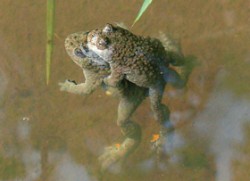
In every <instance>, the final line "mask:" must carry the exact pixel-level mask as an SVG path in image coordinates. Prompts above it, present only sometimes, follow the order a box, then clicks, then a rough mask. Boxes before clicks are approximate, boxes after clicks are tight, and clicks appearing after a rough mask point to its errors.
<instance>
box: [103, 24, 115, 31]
mask: <svg viewBox="0 0 250 181" xmlns="http://www.w3.org/2000/svg"><path fill="white" fill-rule="evenodd" d="M102 32H103V33H112V32H114V28H113V26H112V25H111V24H107V25H106V26H105V27H104V28H103V30H102Z"/></svg>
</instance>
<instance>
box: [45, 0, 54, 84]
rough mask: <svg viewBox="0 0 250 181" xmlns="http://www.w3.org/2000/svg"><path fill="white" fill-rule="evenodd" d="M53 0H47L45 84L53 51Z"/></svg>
mask: <svg viewBox="0 0 250 181" xmlns="http://www.w3.org/2000/svg"><path fill="white" fill-rule="evenodd" d="M54 16H55V0H47V43H46V84H47V85H48V84H49V80H50V69H51V57H52V52H53V35H54Z"/></svg>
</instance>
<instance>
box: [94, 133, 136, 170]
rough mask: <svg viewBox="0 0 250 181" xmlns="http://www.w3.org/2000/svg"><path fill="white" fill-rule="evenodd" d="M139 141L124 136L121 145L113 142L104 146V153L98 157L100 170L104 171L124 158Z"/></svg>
mask: <svg viewBox="0 0 250 181" xmlns="http://www.w3.org/2000/svg"><path fill="white" fill-rule="evenodd" d="M139 143H140V141H139V140H135V139H132V138H126V139H125V141H124V142H123V143H122V144H121V145H120V144H115V145H113V146H110V147H106V148H105V150H104V153H103V154H102V155H101V156H100V157H99V158H98V160H99V161H100V162H101V170H102V171H105V170H107V169H108V168H110V167H111V166H112V165H113V164H114V163H116V162H118V161H120V160H123V159H125V158H126V157H127V156H128V155H129V154H130V153H131V152H132V151H133V150H134V149H135V148H136V147H137V146H138V145H139Z"/></svg>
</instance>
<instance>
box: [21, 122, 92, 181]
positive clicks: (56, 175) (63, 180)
mask: <svg viewBox="0 0 250 181" xmlns="http://www.w3.org/2000/svg"><path fill="white" fill-rule="evenodd" d="M30 130H31V129H30V125H29V121H28V120H27V119H22V120H21V121H20V122H19V123H18V126H17V135H18V137H19V141H21V142H22V144H23V146H22V149H21V150H19V151H20V153H21V160H22V161H23V163H24V166H25V170H26V175H25V178H22V179H21V180H25V181H35V180H37V179H39V178H41V180H47V179H48V174H49V173H48V168H47V167H48V165H53V173H52V174H51V175H52V176H49V179H50V178H51V177H52V180H56V181H57V180H60V181H80V180H84V181H95V179H93V178H92V177H90V176H89V174H88V173H87V171H86V169H85V167H84V166H83V165H81V164H77V163H75V162H74V161H73V160H72V158H71V156H70V155H69V154H68V153H62V152H49V150H48V148H44V150H43V149H41V151H39V150H35V149H33V148H32V147H31V145H30V143H29V139H30ZM43 151H45V152H47V153H46V154H47V156H46V157H48V163H45V164H43V161H42V160H43V159H44V158H42V157H43V156H44V154H43V153H42V152H43ZM41 158H42V159H41ZM46 160H47V159H46ZM46 162H47V161H46ZM43 167H45V168H43Z"/></svg>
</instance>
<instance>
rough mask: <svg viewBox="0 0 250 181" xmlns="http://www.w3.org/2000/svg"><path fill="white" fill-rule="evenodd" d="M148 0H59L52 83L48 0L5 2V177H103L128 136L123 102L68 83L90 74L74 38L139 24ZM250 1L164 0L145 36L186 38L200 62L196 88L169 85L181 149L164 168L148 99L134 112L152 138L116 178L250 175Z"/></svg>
mask: <svg viewBox="0 0 250 181" xmlns="http://www.w3.org/2000/svg"><path fill="white" fill-rule="evenodd" d="M141 3H142V1H135V0H133V1H125V0H117V1H110V0H105V1H97V0H91V1H90V0H83V1H77V0H71V1H57V4H56V17H55V22H56V24H55V36H54V38H55V42H54V43H55V45H54V53H53V62H52V66H51V80H50V84H49V85H48V86H47V85H46V81H45V44H46V22H45V20H46V3H45V1H42V0H37V1H32V0H26V1H24V0H20V1H9V0H2V1H1V3H0V4H1V6H0V15H1V19H0V27H1V29H0V55H1V56H0V181H11V180H20V181H21V180H23V181H38V180H41V181H44V180H48V181H54V180H55V181H78V180H83V181H96V180H98V179H99V178H100V174H99V171H98V169H99V162H98V159H97V158H98V156H99V155H100V154H101V153H102V151H103V149H104V147H105V146H108V145H110V144H112V143H114V142H119V141H121V139H122V138H121V134H120V130H119V129H118V127H117V125H116V123H115V120H116V116H117V115H116V108H117V104H118V100H117V99H116V98H114V97H111V96H107V95H106V94H105V92H104V91H103V90H101V89H98V90H97V91H95V92H94V93H93V94H92V95H90V96H87V97H83V96H79V95H73V94H69V93H66V92H60V91H59V87H58V82H62V81H64V80H65V79H74V80H76V81H77V82H81V81H83V80H84V78H83V76H82V71H81V70H80V69H79V68H78V67H77V66H76V65H75V64H74V63H73V62H72V61H71V60H70V58H69V57H68V55H67V54H66V51H65V49H64V39H65V38H66V36H67V35H68V34H70V33H73V32H78V31H85V30H91V29H93V28H96V27H100V26H103V25H104V24H105V23H107V22H111V23H112V22H122V23H124V24H126V25H127V26H131V24H132V22H133V20H134V18H135V16H136V15H137V12H138V10H139V9H140V6H141ZM249 12H250V3H249V2H248V1H245V0H237V1H236V0H235V1H233V0H217V1H215V0H211V1H200V0H192V1H191V0H187V1H185V2H184V1H181V0H176V1H167V0H158V1H154V2H153V3H152V5H151V6H150V7H149V9H148V10H147V11H146V13H145V14H144V15H143V16H142V18H141V19H140V20H139V22H138V23H137V24H135V26H134V27H133V28H131V29H130V30H131V31H132V32H134V33H135V34H140V35H144V36H153V37H157V36H158V35H159V31H161V32H163V33H165V34H167V35H170V36H172V37H173V38H176V39H178V40H179V41H180V43H181V45H182V49H183V52H184V54H185V55H192V56H194V57H196V59H197V60H198V65H197V66H196V67H195V69H194V71H193V72H192V74H191V77H190V80H189V82H188V85H187V87H186V89H183V90H175V89H173V88H171V87H167V89H166V90H165V93H164V103H166V104H168V105H169V107H170V109H171V119H172V121H173V122H174V123H175V125H176V128H177V130H176V133H175V135H174V144H173V145H172V146H173V147H172V148H173V149H172V150H169V152H170V153H171V154H170V155H171V156H170V158H169V161H168V163H167V164H166V165H164V166H162V167H161V166H158V167H157V166H156V164H155V156H154V155H153V154H152V151H151V149H150V139H151V136H152V134H154V133H155V132H157V128H158V126H157V124H156V123H155V122H154V119H153V116H152V113H151V111H150V105H149V101H148V100H145V101H144V102H143V104H142V105H141V106H140V107H139V109H138V110H137V111H136V113H135V114H134V115H133V119H134V120H135V121H136V122H137V123H139V124H140V125H141V126H142V130H143V136H142V143H141V145H140V146H139V147H138V149H137V150H136V151H135V152H134V153H133V154H132V155H131V156H130V157H128V158H127V159H126V161H125V162H124V163H122V164H117V165H115V166H114V167H112V168H111V169H110V170H109V171H108V172H107V173H106V174H104V175H103V177H102V179H103V180H108V181H117V180H119V181H125V180H126V181H127V180H133V181H142V180H143V181H151V180H168V181H171V180H173V181H189V180H190V181H191V180H192V181H194V180H195V181H200V180H202V181H211V180H214V181H233V180H247V179H248V178H250V174H249V171H248V170H249V169H250V164H249V158H250V146H249V145H250V137H249V136H250V127H249V126H250V113H249V110H250V102H249V98H250V97H249V92H250V83H249V80H250V51H249V47H250V36H249V31H250V27H249V26H250V20H249V15H250V13H249Z"/></svg>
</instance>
